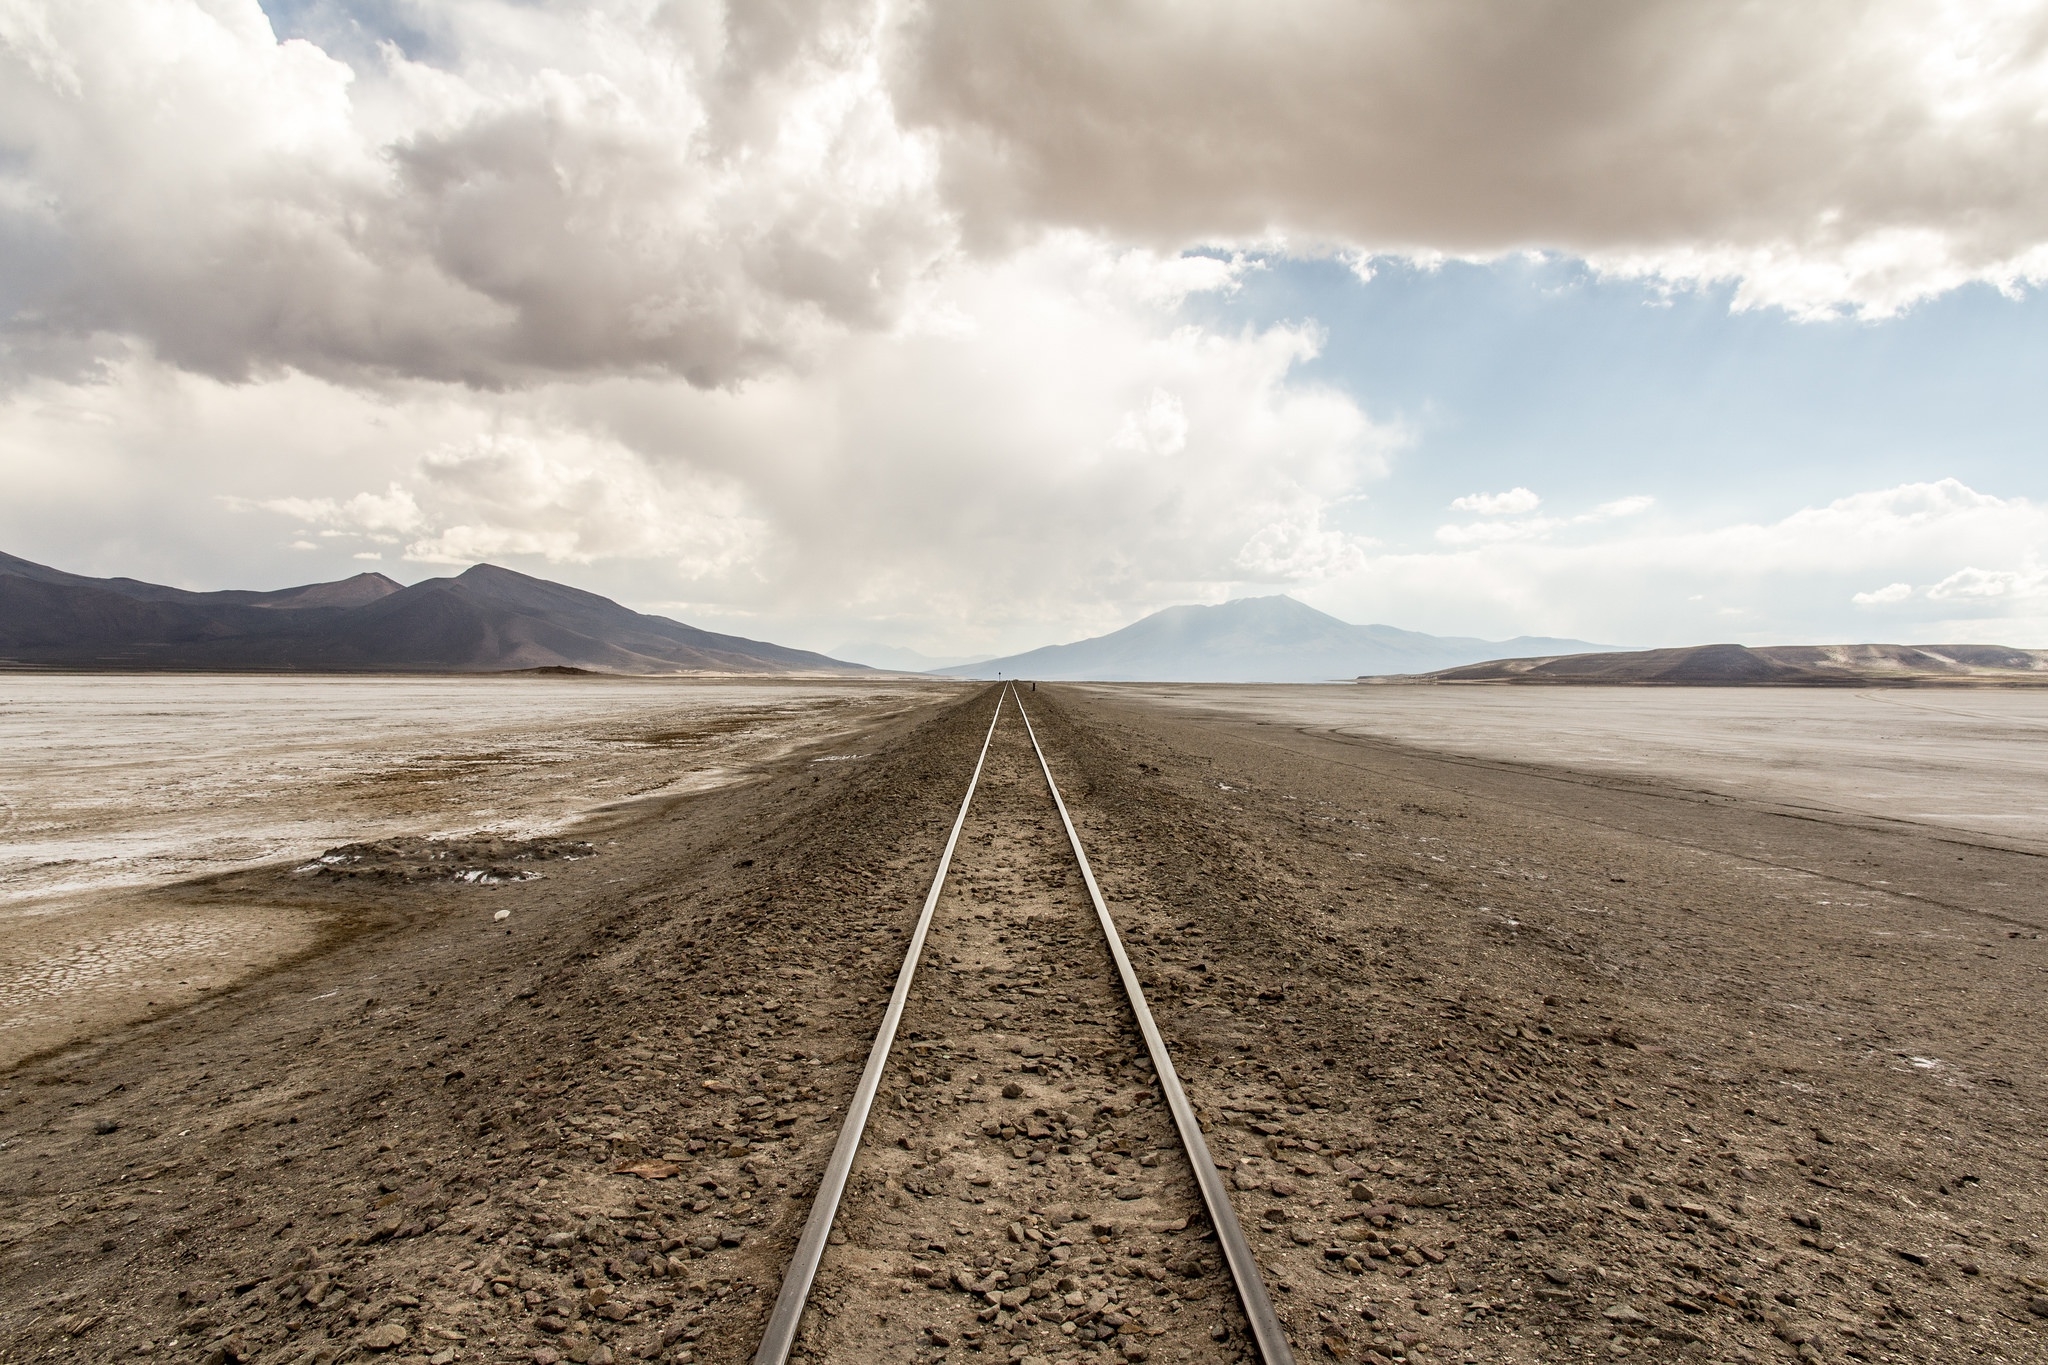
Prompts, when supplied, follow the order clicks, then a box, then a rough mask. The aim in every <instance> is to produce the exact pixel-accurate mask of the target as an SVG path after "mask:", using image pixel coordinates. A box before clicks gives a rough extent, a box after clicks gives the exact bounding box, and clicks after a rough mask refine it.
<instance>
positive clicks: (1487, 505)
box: [1451, 488, 1543, 517]
mask: <svg viewBox="0 0 2048 1365" xmlns="http://www.w3.org/2000/svg"><path fill="white" fill-rule="evenodd" d="M1542 502H1543V499H1541V498H1539V497H1537V496H1536V495H1535V494H1534V493H1531V492H1530V491H1529V490H1528V489H1526V488H1510V489H1509V490H1508V491H1507V492H1505V493H1468V494H1466V495H1465V496H1464V497H1462V498H1453V499H1451V510H1452V511H1453V512H1477V513H1478V514H1479V515H1480V516H1482V517H1498V516H1506V515H1509V514H1513V513H1520V512H1533V511H1535V510H1536V509H1537V507H1538V506H1540V505H1541V504H1542Z"/></svg>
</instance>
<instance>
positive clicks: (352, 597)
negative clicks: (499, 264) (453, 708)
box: [0, 554, 867, 673]
mask: <svg viewBox="0 0 2048 1365" xmlns="http://www.w3.org/2000/svg"><path fill="white" fill-rule="evenodd" d="M0 663H4V664H13V665H16V666H40V667H48V668H118V669H245V668H255V669H285V670H306V671H313V672H361V671H377V672H383V671H398V672H462V673H478V672H497V671H501V670H505V669H516V668H545V667H569V668H586V669H594V670H599V671H603V672H610V673H677V672H714V673H812V672H831V673H856V672H865V671H867V670H866V669H865V668H864V667H863V666H862V665H860V664H849V663H842V662H840V661H839V660H837V659H829V658H827V657H825V656H824V655H822V654H813V653H811V652H810V651H808V650H802V649H786V648H784V647H783V646H781V645H773V644H765V643H763V642H761V641H759V640H746V639H741V638H740V637H739V636H736V635H718V634H714V633H713V632H711V631H708V630H698V629H697V628H696V627H694V626H686V625H684V624H682V623H681V622H679V621H671V620H669V619H668V618H667V617H664V616H646V615H643V614H641V613H640V612H636V611H630V610H628V609H627V608H625V607H622V606H620V605H619V604H618V603H616V602H614V601H612V600H611V599H610V598H607V597H599V596H598V595H597V594H596V593H589V592H583V591H581V590H579V589H576V588H569V587H564V586H563V585H562V584H560V583H550V582H549V581H547V580H546V579H544V578H532V577H529V576H527V575H526V574H522V573H514V572H513V571H512V570H510V569H500V568H498V567H496V566H495V565H491V564H478V565H476V566H475V567H474V568H471V569H468V570H466V571H464V572H463V573H461V574H459V575H457V576H456V577H454V578H430V579H428V580H426V581H425V582H423V583H415V584H413V585H412V586H411V587H409V588H408V587H401V586H400V585H399V584H397V583H394V582H393V581H392V580H390V579H389V578H386V577H385V576H384V575H382V574H375V573H366V574H358V575H356V576H355V577H354V578H348V579H343V580H341V581H340V582H336V583H313V584H309V585H307V586H305V587H300V588H284V589H281V590H279V591H276V592H186V591H184V590H183V589H180V588H167V587H163V586H161V585H159V584H155V583H143V582H140V581H138V580H136V579H132V578H85V577H82V576H80V575H78V574H70V573H65V572H63V571H62V570H60V569H52V568H48V567H45V566H44V565H41V564H32V563H30V562H29V561H27V560H25V559H17V558H15V557H14V556H13V555H6V554H0Z"/></svg>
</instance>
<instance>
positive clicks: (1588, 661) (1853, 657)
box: [1359, 644, 2048, 687]
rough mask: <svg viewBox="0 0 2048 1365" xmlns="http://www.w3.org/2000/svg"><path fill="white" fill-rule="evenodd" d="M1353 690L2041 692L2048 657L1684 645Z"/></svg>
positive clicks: (1887, 648) (1957, 648) (2047, 679)
mask: <svg viewBox="0 0 2048 1365" xmlns="http://www.w3.org/2000/svg"><path fill="white" fill-rule="evenodd" d="M1359 681H1361V682H1372V683H1389V682H1437V683H1535V684H1541V683H1556V684H1566V683H1580V684H1598V685H1613V686H1637V687H1869V686H1873V685H1887V684H1888V685H1893V686H1912V685H1915V684H1927V683H1946V684H1954V683H1983V684H2008V685H2023V686H2048V650H2041V649H2013V648H2011V647H2009V646H2006V645H1764V646H1758V647H1756V648H1751V647H1750V646H1748V645H1736V644H1715V645H1692V646H1689V647H1685V648H1678V649H1642V650H1632V651H1628V652H1623V653H1594V654H1566V655H1550V656H1537V657H1531V658H1521V659H1494V660H1491V661H1489V662H1485V663H1477V664H1469V665H1466V666H1463V667H1459V668H1445V669H1438V670H1437V671H1435V672H1432V673H1426V674H1422V675H1419V676H1414V677H1405V678H1404V677H1377V678H1364V677H1362V678H1360V679H1359Z"/></svg>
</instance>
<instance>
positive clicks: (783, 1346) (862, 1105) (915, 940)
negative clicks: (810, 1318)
mask: <svg viewBox="0 0 2048 1365" xmlns="http://www.w3.org/2000/svg"><path fill="white" fill-rule="evenodd" d="M1008 693H1009V688H1008V686H1007V685H1006V686H1005V687H1004V689H1003V693H1002V695H999V696H997V698H996V712H995V715H993V716H991V717H990V718H989V722H988V734H987V735H986V736H984V737H983V738H982V741H981V756H980V757H979V758H977V759H975V760H974V775H973V776H972V777H970V778H968V779H967V795H965V796H964V797H962V798H961V799H960V813H959V814H958V815H955V816H954V817H953V831H952V833H950V834H948V835H947V836H946V851H945V852H944V853H942V854H940V855H939V870H938V873H937V875H936V876H934V877H933V878H932V889H931V890H930V891H929V892H927V893H926V894H925V898H924V909H923V911H922V912H920V913H919V915H918V917H917V927H916V928H915V929H914V930H912V931H911V935H910V950H909V951H908V952H907V953H905V954H904V956H903V965H902V967H900V968H898V969H897V972H896V989H895V990H894V991H892V992H890V994H889V1008H888V1009H887V1010H885V1011H884V1012H883V1014H882V1027H881V1028H880V1029H879V1030H878V1031H877V1032H876V1033H875V1042H874V1046H873V1047H871V1048H869V1049H868V1062H867V1067H866V1068H865V1069H864V1070H863V1071H862V1072H861V1076H860V1084H859V1085H858V1086H856V1087H855V1088H854V1092H853V1103H852V1106H851V1107H850V1108H849V1109H848V1110H847V1114H846V1122H845V1123H843V1124H841V1125H840V1127H839V1142H838V1144H837V1145H836V1146H834V1147H833V1148H832V1159H831V1160H830V1161H828V1162H826V1163H825V1177H824V1180H823V1181H822V1182H821V1183H820V1184H819V1187H818V1194H817V1197H816V1198H815V1199H814V1200H812V1201H811V1214H810V1217H809V1218H808V1219H806V1220H805V1222H804V1230H803V1233H802V1235H801V1236H799V1237H798V1238H797V1239H796V1251H795V1253H794V1254H793V1255H792V1256H791V1257H790V1260H789V1269H788V1270H786V1271H784V1272H783V1276H782V1292H781V1293H779V1294H777V1295H776V1297H775V1310H774V1311H773V1312H772V1313H770V1314H769V1315H768V1327H767V1330H766V1331H764V1332H763V1333H762V1334H761V1347H760V1349H759V1350H757V1351H755V1352H754V1365H785V1362H787V1361H788V1359H789V1352H790V1348H791V1347H793V1346H794V1345H795V1344H796V1329H797V1326H798V1325H799V1323H800V1322H801V1321H802V1318H803V1312H804V1303H805V1301H806V1300H808V1299H809V1298H810V1296H811V1282H812V1281H813V1280H815V1279H816V1278H817V1276H818V1262H819V1261H820V1260H822V1259H823V1258H824V1255H825V1242H826V1239H827V1238H829V1237H830V1236H831V1234H832V1221H833V1219H835V1218H837V1217H838V1216H839V1201H840V1199H841V1198H843V1197H844V1196H845V1194H846V1180H847V1177H848V1176H849V1175H851V1174H852V1172H853V1159H854V1157H855V1156H857V1155H859V1153H860V1140H861V1135H862V1134H863V1133H864V1132H865V1131H866V1130H867V1125H868V1112H869V1111H870V1110H871V1109H873V1108H874V1104H875V1092H876V1091H877V1090H879V1089H880V1088H881V1084H882V1071H883V1069H884V1068H885V1067H886V1066H887V1065H888V1063H889V1052H890V1049H892V1048H893V1047H895V1045H896V1026H897V1025H898V1024H899V1023H900V1022H902V1019H903V1006H904V1002H906V1001H907V1000H908V999H909V998H910V987H911V985H912V984H913V983H914V982H915V981H916V980H917V968H918V961H919V959H920V958H922V957H923V956H924V940H925V935H926V933H927V932H928V931H929V930H930V929H931V926H932V911H933V910H934V909H936V908H937V906H938V904H939V893H940V892H941V891H943V890H944V889H945V886H946V869H947V868H948V867H950V866H952V863H953V849H954V847H955V846H957V845H958V844H959V842H960V830H961V828H962V827H963V826H964V825H966V823H967V808H968V807H969V806H971V805H973V804H974V789H975V787H976V786H978V785H979V784H980V782H981V769H982V765H983V764H985V763H987V762H988V746H989V743H990V741H992V740H994V739H995V737H996V722H997V721H999V720H1001V719H1002V718H1003V700H1004V697H1006V696H1007V695H1008ZM1022 713H1023V708H1022V706H1021V705H1020V706H1019V708H1018V714H1020V715H1021V714H1022Z"/></svg>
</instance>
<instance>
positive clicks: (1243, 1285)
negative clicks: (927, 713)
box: [991, 695, 1294, 1365]
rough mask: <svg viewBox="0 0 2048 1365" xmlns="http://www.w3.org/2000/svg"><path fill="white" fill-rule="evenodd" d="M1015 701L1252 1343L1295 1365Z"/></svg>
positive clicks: (1270, 1364)
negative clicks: (1149, 1057)
mask: <svg viewBox="0 0 2048 1365" xmlns="http://www.w3.org/2000/svg"><path fill="white" fill-rule="evenodd" d="M1016 700H1017V714H1018V716H1019V717H1021V718H1022V719H1023V721H1024V732H1025V733H1026V734H1028V735H1030V736H1031V750H1032V752H1033V753H1035V754H1037V755H1038V766H1039V768H1040V770H1041V771H1043V772H1044V773H1045V785H1046V787H1047V788H1048V789H1049V790H1050V791H1051V792H1052V801H1053V805H1055V806H1056V807H1058V808H1059V813H1060V823H1061V824H1063V825H1065V826H1066V827H1067V842H1069V843H1070V844H1072V845H1073V847H1074V861H1075V862H1077V863H1079V864H1080V865H1081V880H1082V881H1084V882H1086V883H1087V884H1088V899H1089V900H1091V901H1093V902H1095V918H1096V920H1097V921H1098V922H1099V923H1100V924H1101V925H1102V935H1103V937H1104V938H1106V939H1108V940H1109V953H1110V956H1111V957H1113V958H1115V959H1116V970H1117V974H1118V975H1119V976H1120V977H1122V978H1123V985H1124V994H1125V995H1126V996H1128V997H1129V999H1130V1002H1131V1013H1133V1014H1134V1015H1136V1016H1137V1019H1138V1031H1139V1032H1141V1033H1143V1034H1144V1035H1145V1050H1146V1051H1147V1052H1149V1053H1151V1054H1152V1069H1153V1071H1155V1072H1156V1073H1158V1076H1159V1088H1160V1089H1161V1090H1162V1091H1164V1092H1165V1094H1166V1107H1167V1108H1168V1109H1169V1110H1171V1111H1172V1112H1173V1125H1174V1127H1175V1128H1176V1129H1178V1130H1179V1132H1180V1141H1181V1146H1182V1147H1184V1148H1186V1149H1187V1154H1188V1160H1189V1161H1190V1162H1192V1163H1193V1165H1194V1168H1195V1183H1196V1184H1197V1185H1199V1186H1200V1187H1201V1190H1202V1202H1203V1204H1205V1205H1207V1206H1208V1210H1209V1224H1210V1226H1211V1227H1213V1228H1214V1229H1215V1230H1216V1240H1217V1242H1218V1243H1219V1244H1221V1246H1222V1247H1223V1259H1224V1261H1225V1262H1226V1263H1227V1264H1228V1265H1229V1267H1230V1278H1231V1280H1232V1281H1234V1282H1235V1283H1236V1285H1237V1297H1238V1299H1239V1300H1240V1301H1241V1302H1242V1303H1243V1304H1244V1314H1245V1317H1246V1318H1247V1319H1248V1320H1249V1321H1250V1323H1251V1329H1252V1341H1253V1342H1254V1344H1256V1345H1257V1347H1258V1349H1259V1358H1260V1359H1261V1360H1263V1361H1265V1363H1266V1365H1294V1351H1293V1349H1292V1348H1291V1347H1289V1346H1288V1344H1287V1332H1286V1329H1284V1328H1283V1327H1282V1326H1281V1325H1280V1318H1279V1315H1278V1314H1276V1313H1275V1312H1274V1311H1273V1298H1272V1296H1271V1295H1270V1294H1268V1293H1267V1292H1266V1281H1265V1278H1264V1277H1263V1276H1261V1275H1260V1274H1259V1263H1258V1261H1257V1259H1256V1258H1254V1257H1253V1255H1252V1249H1251V1246H1250V1244H1249V1243H1247V1242H1246V1241H1245V1239H1244V1229H1243V1228H1241V1227H1239V1226H1238V1222H1237V1210H1236V1209H1235V1208H1234V1207H1232V1205H1231V1202H1230V1192H1229V1191H1228V1190H1226V1189H1224V1187H1223V1177H1222V1176H1220V1175H1218V1174H1217V1173H1216V1162H1215V1159H1214V1158H1213V1157H1211V1156H1210V1155H1209V1143H1208V1141H1207V1140H1206V1139H1205V1138H1204V1137H1203V1136H1202V1125H1201V1123H1200V1122H1199V1121H1198V1120H1197V1119H1196V1118H1195V1108H1194V1106H1193V1105H1192V1104H1190V1103H1188V1096H1187V1091H1186V1090H1184V1089H1183V1088H1182V1087H1181V1083H1180V1073H1179V1072H1178V1071H1176V1070H1174V1066H1173V1056H1172V1054H1171V1053H1169V1052H1168V1051H1167V1050H1166V1039H1165V1038H1163V1037H1162V1036H1161V1035H1160V1032H1159V1025H1158V1024H1157V1023H1155V1022H1154V1021H1153V1019H1152V1011H1151V1009H1150V1007H1148V1006H1147V1005H1146V1004H1145V988H1144V987H1143V986H1141V985H1139V984H1138V973H1137V972H1136V971H1135V970H1134V969H1133V968H1132V966H1131V959H1130V955H1129V954H1128V953H1126V952H1125V951H1124V941H1123V938H1122V936H1121V935H1119V934H1118V933H1117V931H1116V921H1115V920H1114V919H1112V918H1110V914H1109V906H1108V905H1106V904H1104V903H1103V899H1102V888H1101V887H1100V886H1098V885H1096V883H1095V870H1094V869H1093V868H1091V867H1090V866H1089V865H1088V854H1087V853H1086V852H1085V851H1084V850H1083V849H1082V847H1081V836H1080V834H1079V833H1077V832H1076V831H1075V829H1074V821H1073V819H1072V818H1071V817H1070V816H1069V815H1068V814H1067V803H1066V801H1065V800H1064V799H1062V798H1061V796H1060V785H1059V783H1057V782H1055V781H1054V780H1053V776H1052V765H1051V764H1050V763H1047V762H1046V761H1045V750H1044V749H1043V748H1041V747H1040V746H1039V743H1038V732H1037V731H1036V730H1035V729H1033V728H1032V725H1031V717H1030V715H1029V714H1028V713H1027V712H1026V711H1025V710H1024V698H1023V697H1022V696H1021V695H1020V696H1018V697H1017V699H1016ZM991 733H993V732H991Z"/></svg>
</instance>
